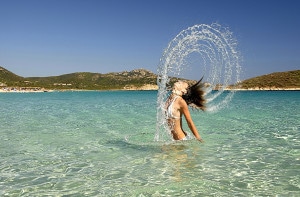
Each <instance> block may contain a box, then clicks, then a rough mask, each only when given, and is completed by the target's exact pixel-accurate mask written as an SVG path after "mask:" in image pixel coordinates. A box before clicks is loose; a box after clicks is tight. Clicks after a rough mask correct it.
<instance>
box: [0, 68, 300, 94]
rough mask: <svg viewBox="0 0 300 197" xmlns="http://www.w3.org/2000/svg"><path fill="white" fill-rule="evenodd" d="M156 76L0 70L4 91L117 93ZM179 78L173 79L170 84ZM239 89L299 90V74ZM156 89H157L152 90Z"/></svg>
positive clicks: (247, 82) (275, 76) (290, 73)
mask: <svg viewBox="0 0 300 197" xmlns="http://www.w3.org/2000/svg"><path fill="white" fill-rule="evenodd" d="M156 80H157V75H156V74H154V73H152V72H150V71H147V70H145V69H136V70H132V71H129V72H128V71H124V72H113V73H107V74H101V73H90V72H78V73H71V74H65V75H60V76H51V77H26V78H25V77H21V76H18V75H16V74H14V73H12V72H10V71H8V70H6V69H5V68H3V67H0V86H2V87H40V88H45V89H54V90H62V89H79V90H114V89H115V90H117V89H139V88H141V89H143V87H144V86H145V85H146V86H147V85H148V86H153V87H155V86H156ZM176 80H177V78H172V79H171V82H170V83H171V84H172V83H174V82H175V81H176ZM153 87H152V88H153ZM238 88H241V89H251V88H259V89H260V88H262V89H263V88H282V89H284V88H300V70H294V71H287V72H276V73H271V74H268V75H262V76H258V77H254V78H251V79H247V80H244V81H242V82H240V83H239V84H238ZM153 89H155V88H153Z"/></svg>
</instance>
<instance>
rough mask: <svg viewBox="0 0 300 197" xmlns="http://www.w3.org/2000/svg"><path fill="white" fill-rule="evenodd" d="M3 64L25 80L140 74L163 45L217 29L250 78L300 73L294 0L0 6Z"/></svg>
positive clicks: (110, 0)
mask: <svg viewBox="0 0 300 197" xmlns="http://www.w3.org/2000/svg"><path fill="white" fill-rule="evenodd" d="M0 5H1V6H0V66H2V67H4V68H6V69H8V70H10V71H11V72H14V73H15V74H17V75H20V76H23V77H37V76H40V77H43V76H56V75H62V74H67V73H73V72H96V73H109V72H121V71H130V70H133V69H138V68H145V69H147V70H150V71H152V72H154V73H157V66H158V64H159V60H160V58H161V56H162V53H163V51H164V49H165V48H166V47H167V46H168V43H169V42H170V41H171V40H172V39H173V38H174V37H175V36H176V35H177V34H178V33H179V32H180V31H182V30H184V29H186V28H188V27H191V26H193V25H196V24H208V25H210V24H212V23H219V24H220V25H221V26H225V27H228V28H229V29H230V31H231V32H232V33H233V36H234V37H235V39H236V40H237V42H238V50H239V52H240V53H241V59H242V61H241V66H242V73H241V76H240V78H241V79H242V80H243V79H247V78H251V77H255V76H259V75H264V74H269V73H272V72H281V71H289V70H298V69H300V12H299V10H300V1H297V0H277V1H273V0H263V1H262V0H226V1H225V0H26V1H24V0H0Z"/></svg>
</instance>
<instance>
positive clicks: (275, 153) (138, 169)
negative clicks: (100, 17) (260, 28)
mask: <svg viewBox="0 0 300 197" xmlns="http://www.w3.org/2000/svg"><path fill="white" fill-rule="evenodd" d="M156 99H157V92H156V91H104V92H97V91H90V92H88V91H87V92H46V93H2V94H0V109H1V110H0V123H1V124H0V139H1V143H0V196H300V91H245V92H242V91H241V92H236V93H235V95H234V97H233V99H232V101H231V102H230V103H229V105H228V106H227V107H226V108H224V109H222V110H220V111H218V112H216V113H207V112H200V111H195V110H192V111H191V113H192V118H193V120H194V122H195V124H196V126H197V128H198V130H199V132H200V134H201V136H202V138H203V139H204V140H205V143H203V144H201V143H200V142H198V141H196V140H190V141H185V142H176V143H175V142H172V141H170V142H168V143H161V142H155V141H154V135H155V132H156V120H157V119H156ZM184 126H185V128H187V126H186V124H185V125H184ZM187 130H188V129H187Z"/></svg>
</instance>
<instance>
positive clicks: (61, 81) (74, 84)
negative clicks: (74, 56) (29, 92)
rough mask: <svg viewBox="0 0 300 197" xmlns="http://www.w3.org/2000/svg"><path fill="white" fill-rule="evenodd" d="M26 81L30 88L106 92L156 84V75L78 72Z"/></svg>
mask: <svg viewBox="0 0 300 197" xmlns="http://www.w3.org/2000/svg"><path fill="white" fill-rule="evenodd" d="M26 79H27V80H29V81H31V85H32V86H41V87H45V88H49V89H87V90H108V89H124V87H129V86H134V87H141V86H143V85H145V84H153V85H155V84H156V75H155V74H153V73H152V72H150V71H147V70H144V69H137V70H133V71H130V72H127V71H125V72H118V73H108V74H100V73H89V72H78V73H71V74H66V75H60V76H54V77H29V78H26Z"/></svg>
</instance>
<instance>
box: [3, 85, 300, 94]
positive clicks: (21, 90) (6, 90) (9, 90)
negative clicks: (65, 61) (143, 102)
mask: <svg viewBox="0 0 300 197" xmlns="http://www.w3.org/2000/svg"><path fill="white" fill-rule="evenodd" d="M157 90H158V88H157V87H153V86H152V87H149V86H148V87H140V88H136V87H130V88H128V87H125V88H123V89H107V90H89V89H45V88H39V87H34V88H16V87H6V88H1V89H0V93H42V92H44V93H47V92H85V91H157ZM224 91H300V87H299V88H274V87H273V88H258V87H257V88H247V89H246V88H245V89H242V88H237V89H230V88H225V89H224Z"/></svg>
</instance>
